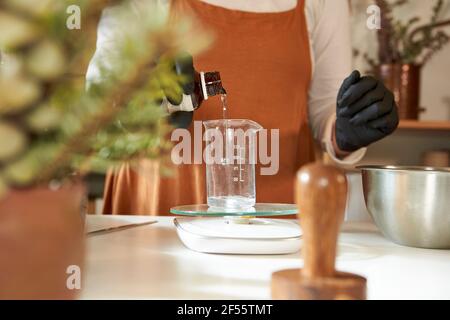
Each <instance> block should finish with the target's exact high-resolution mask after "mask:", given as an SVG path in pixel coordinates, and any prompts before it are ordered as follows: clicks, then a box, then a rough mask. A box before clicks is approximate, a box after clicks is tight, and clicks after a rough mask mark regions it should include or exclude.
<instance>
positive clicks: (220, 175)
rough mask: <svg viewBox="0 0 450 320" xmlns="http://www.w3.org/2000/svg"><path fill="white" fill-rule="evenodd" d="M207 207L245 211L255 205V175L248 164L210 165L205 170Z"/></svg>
mask: <svg viewBox="0 0 450 320" xmlns="http://www.w3.org/2000/svg"><path fill="white" fill-rule="evenodd" d="M206 179H207V182H208V183H207V188H208V190H207V193H208V198H207V201H208V205H209V206H210V207H215V208H226V209H245V208H249V207H252V206H254V205H255V198H256V195H255V174H254V166H253V165H250V164H241V165H233V164H211V165H207V168H206Z"/></svg>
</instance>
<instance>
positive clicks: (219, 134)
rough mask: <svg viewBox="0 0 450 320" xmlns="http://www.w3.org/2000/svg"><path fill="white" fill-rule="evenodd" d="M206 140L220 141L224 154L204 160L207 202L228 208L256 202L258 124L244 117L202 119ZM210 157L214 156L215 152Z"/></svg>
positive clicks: (231, 208) (232, 208)
mask: <svg viewBox="0 0 450 320" xmlns="http://www.w3.org/2000/svg"><path fill="white" fill-rule="evenodd" d="M204 125H205V128H206V137H207V141H209V142H211V143H214V142H217V139H218V140H219V141H221V142H222V143H221V147H217V146H216V147H215V149H214V150H215V152H222V153H223V157H220V156H219V158H218V159H217V160H218V161H217V160H215V161H207V163H206V185H207V202H208V205H209V206H210V207H213V208H223V209H229V210H236V209H238V210H240V209H248V208H251V207H252V206H254V205H255V199H256V190H255V189H256V188H255V161H254V159H255V152H256V150H255V141H254V139H255V134H256V132H257V131H258V130H259V129H260V128H261V126H260V125H259V124H257V123H256V122H253V121H251V120H244V119H224V120H210V121H205V122H204ZM215 152H214V154H212V155H211V157H210V158H209V159H212V158H214V157H215V155H216V153H215Z"/></svg>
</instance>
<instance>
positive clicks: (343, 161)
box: [322, 114, 367, 166]
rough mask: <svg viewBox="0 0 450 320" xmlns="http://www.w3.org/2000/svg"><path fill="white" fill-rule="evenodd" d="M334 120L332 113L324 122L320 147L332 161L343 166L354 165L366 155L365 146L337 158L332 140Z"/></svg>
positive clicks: (334, 116)
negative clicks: (325, 122) (323, 132)
mask: <svg viewBox="0 0 450 320" xmlns="http://www.w3.org/2000/svg"><path fill="white" fill-rule="evenodd" d="M335 121H336V115H334V114H333V115H332V116H331V117H330V118H329V119H328V122H327V124H326V128H325V134H324V137H323V139H322V147H323V149H324V150H325V151H326V152H327V153H328V155H329V156H330V158H331V160H332V161H333V162H335V163H336V164H339V165H343V166H352V165H355V164H356V163H358V162H359V161H361V160H362V158H364V156H365V155H366V151H367V148H361V149H358V150H356V151H354V152H352V153H350V154H349V155H347V156H346V157H344V158H339V157H338V156H337V155H336V153H335V151H334V148H333V142H332V138H333V127H334V126H333V124H334V122H335Z"/></svg>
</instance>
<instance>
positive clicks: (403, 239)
mask: <svg viewBox="0 0 450 320" xmlns="http://www.w3.org/2000/svg"><path fill="white" fill-rule="evenodd" d="M358 168H359V169H361V171H362V180H363V191H364V200H365V203H366V206H367V210H368V211H369V213H370V215H371V216H372V218H373V220H374V221H375V224H376V225H377V227H378V228H379V229H380V230H381V232H382V233H383V234H384V236H386V237H387V238H389V239H391V240H392V241H394V242H396V243H398V244H401V245H405V246H412V247H420V248H432V249H450V169H446V168H442V169H441V168H428V167H395V166H361V167H358Z"/></svg>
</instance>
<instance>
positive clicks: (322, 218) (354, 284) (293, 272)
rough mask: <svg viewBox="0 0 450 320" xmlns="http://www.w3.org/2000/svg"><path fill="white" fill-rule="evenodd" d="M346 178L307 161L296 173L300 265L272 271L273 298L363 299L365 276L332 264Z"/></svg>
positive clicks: (336, 170) (343, 210) (342, 216)
mask: <svg viewBox="0 0 450 320" xmlns="http://www.w3.org/2000/svg"><path fill="white" fill-rule="evenodd" d="M346 198H347V180H346V178H345V175H344V174H343V173H342V172H341V171H340V170H339V169H337V168H335V167H333V166H329V165H324V164H320V163H314V164H309V165H306V166H304V167H302V168H301V170H300V171H299V172H298V174H297V181H296V201H297V204H298V207H299V220H300V225H301V227H302V229H303V246H302V250H301V251H302V255H303V259H304V267H303V269H288V270H281V271H278V272H275V273H273V274H272V298H274V299H307V300H323V299H324V300H329V299H330V300H331V299H365V298H366V279H365V278H363V277H360V276H358V275H354V274H350V273H344V272H337V271H336V270H335V268H334V265H335V258H336V247H337V239H338V234H339V228H340V225H341V223H342V221H343V218H344V212H345V204H346Z"/></svg>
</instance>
